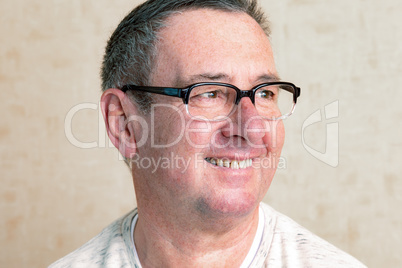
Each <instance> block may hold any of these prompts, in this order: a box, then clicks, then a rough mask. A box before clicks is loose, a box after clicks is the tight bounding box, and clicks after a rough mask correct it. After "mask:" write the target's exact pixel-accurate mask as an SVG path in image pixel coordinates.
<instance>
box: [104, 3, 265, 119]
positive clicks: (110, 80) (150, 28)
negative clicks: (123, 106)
mask: <svg viewBox="0 0 402 268" xmlns="http://www.w3.org/2000/svg"><path fill="white" fill-rule="evenodd" d="M201 8H208V9H214V10H221V11H226V12H238V13H246V14H248V15H249V16H251V17H252V18H253V19H254V20H255V21H256V22H257V23H258V24H259V25H260V26H261V28H262V29H263V30H264V32H265V33H266V35H267V36H269V35H270V28H269V23H268V20H267V18H266V17H265V15H264V13H263V11H262V10H261V8H260V7H259V6H258V4H257V0H148V1H146V2H144V3H143V4H141V5H139V6H137V7H136V8H135V9H134V10H132V11H131V12H130V13H129V14H128V15H127V16H126V17H125V18H124V19H123V20H122V21H121V22H120V24H119V26H118V27H117V28H116V30H115V31H114V33H113V34H112V36H111V37H110V39H109V41H108V43H107V46H106V51H105V55H104V58H103V64H102V70H101V76H102V89H103V91H105V90H106V89H108V88H121V87H122V86H124V85H125V84H135V85H142V86H147V85H149V84H150V76H151V73H152V67H153V63H154V59H155V57H156V54H157V49H156V46H157V38H158V36H157V34H158V32H159V31H160V30H161V29H162V28H163V27H165V25H164V22H165V21H166V19H167V18H168V17H169V16H171V15H173V14H175V13H178V12H181V11H185V10H190V9H193V10H194V9H201ZM130 94H131V98H132V99H133V100H134V101H135V102H136V103H137V104H138V106H139V108H140V110H142V111H143V112H144V113H147V112H148V111H149V108H150V105H151V104H152V101H153V100H152V97H151V96H150V93H145V92H132V93H130Z"/></svg>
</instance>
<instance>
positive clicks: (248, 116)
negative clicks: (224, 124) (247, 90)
mask: <svg viewBox="0 0 402 268" xmlns="http://www.w3.org/2000/svg"><path fill="white" fill-rule="evenodd" d="M229 119H230V121H231V123H232V124H231V128H230V129H225V130H224V131H222V132H223V135H225V136H227V137H229V136H231V135H233V136H240V137H242V138H244V139H246V140H247V141H248V142H250V143H251V144H255V145H258V144H262V138H263V137H264V136H265V135H266V126H265V121H264V119H262V118H261V116H259V114H258V111H257V109H256V108H255V106H254V104H253V103H252V102H251V99H250V98H248V97H245V98H242V99H241V100H240V102H239V104H238V105H237V107H236V110H235V112H234V113H233V114H232V115H231V117H230V118H229Z"/></svg>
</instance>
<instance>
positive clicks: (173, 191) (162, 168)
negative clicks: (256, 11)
mask: <svg viewBox="0 0 402 268" xmlns="http://www.w3.org/2000/svg"><path fill="white" fill-rule="evenodd" d="M159 38H160V42H159V44H158V55H157V58H156V64H155V68H154V70H153V72H152V77H151V78H152V85H153V86H163V87H186V86H188V85H191V84H194V83H197V82H209V81H214V82H224V83H230V84H233V85H235V86H237V87H238V88H240V89H242V90H249V89H251V88H252V87H254V86H256V85H258V84H261V83H264V82H270V81H272V79H275V77H276V70H275V64H274V59H273V55H272V50H271V46H270V43H269V41H268V39H267V37H266V35H265V34H264V32H263V30H262V29H261V28H260V26H259V25H258V24H257V23H256V22H255V21H254V20H253V19H252V18H251V17H249V16H248V15H245V14H241V13H229V12H222V11H213V10H209V9H200V10H194V11H185V12H183V13H182V14H179V15H174V16H173V17H171V18H169V19H168V20H167V27H166V28H164V29H163V30H162V31H161V32H160V34H159ZM154 97H155V99H156V104H157V105H156V106H155V107H153V109H152V112H151V113H150V115H147V116H146V118H145V119H146V121H147V123H148V126H152V127H149V128H148V130H149V131H148V136H147V139H146V142H145V144H144V145H142V146H139V148H138V150H137V153H138V155H137V156H135V157H134V158H135V160H136V161H135V162H134V164H133V174H134V178H135V180H136V181H138V182H136V183H137V184H138V183H139V184H141V185H140V186H139V188H140V190H139V192H137V195H138V194H141V195H142V196H143V197H144V198H146V199H147V202H159V204H158V205H159V206H162V208H161V209H165V210H168V209H174V210H176V211H178V210H177V208H179V207H182V208H185V210H187V211H196V212H198V213H201V214H203V215H207V216H210V217H211V216H223V215H231V216H234V215H235V216H236V215H238V216H241V215H247V214H248V213H250V212H251V211H253V210H254V209H255V208H256V207H257V205H258V203H259V202H260V201H261V200H262V198H263V197H264V195H265V193H266V191H267V190H268V187H269V185H270V183H271V181H272V178H273V175H274V173H275V170H276V165H277V163H278V161H279V156H280V151H281V149H282V145H283V140H284V128H283V124H282V122H281V121H266V120H262V119H261V118H259V117H258V114H257V111H256V109H255V107H254V106H253V104H252V103H251V100H250V99H249V98H243V99H242V100H241V102H240V103H239V106H238V107H237V110H236V111H235V112H234V114H232V115H231V116H230V117H229V118H228V119H227V120H224V121H219V122H205V121H197V120H193V119H192V118H191V117H190V116H189V115H188V114H187V112H186V107H185V105H184V104H183V102H182V100H181V99H179V98H172V97H166V96H160V95H154ZM145 135H146V134H145ZM137 141H138V140H137ZM222 164H223V166H220V165H222ZM237 165H239V167H240V168H236V167H237ZM250 165H251V166H250ZM228 166H229V167H228ZM136 187H137V185H136ZM149 205H151V204H150V203H149ZM174 213H175V212H172V216H173V215H174ZM177 213H178V212H177ZM176 216H177V215H176Z"/></svg>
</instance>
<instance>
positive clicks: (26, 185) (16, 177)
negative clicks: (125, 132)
mask: <svg viewBox="0 0 402 268" xmlns="http://www.w3.org/2000/svg"><path fill="white" fill-rule="evenodd" d="M138 2H139V1H128V0H121V1H107V0H97V1H95V0H88V1H83V0H68V1H67V0H30V1H23V0H14V1H4V0H3V1H1V2H0V21H1V23H0V36H1V46H0V96H1V101H2V105H1V106H0V111H1V114H2V118H1V124H0V146H1V147H0V148H1V151H0V152H1V155H0V159H1V160H0V172H1V173H0V180H1V187H0V213H1V214H0V215H1V218H0V229H1V230H2V232H0V245H1V248H2V250H1V251H0V266H1V267H43V266H45V265H47V264H49V263H50V262H52V261H54V260H55V259H57V258H59V257H61V256H63V255H65V254H66V253H68V252H70V251H71V250H73V249H74V248H76V247H78V246H79V245H81V244H83V243H84V242H85V241H87V240H88V239H89V238H91V237H92V236H94V235H95V234H96V233H98V232H99V231H100V230H101V229H102V227H104V226H106V225H107V224H108V223H110V222H111V221H112V220H113V219H115V218H117V217H118V216H120V215H122V214H123V213H124V212H126V211H128V210H129V209H130V208H132V207H133V206H134V205H135V198H134V191H133V187H132V185H131V178H130V175H129V172H128V170H127V169H126V167H125V166H124V164H123V163H122V162H121V161H118V154H117V150H115V149H113V148H111V146H109V144H108V140H107V139H106V138H105V136H104V132H103V123H102V121H101V118H99V114H98V109H97V105H98V99H99V96H100V93H99V88H100V82H99V75H98V73H99V71H98V70H99V65H100V62H101V58H102V52H103V48H104V46H105V42H106V40H107V38H108V36H109V35H110V33H111V32H112V30H113V29H114V27H115V26H116V25H117V23H118V21H119V20H120V19H121V18H122V17H123V16H124V15H125V14H126V13H127V12H128V11H129V9H130V8H131V7H133V6H134V5H135V4H137V3H138ZM263 5H264V8H265V9H266V10H267V12H268V13H269V14H270V18H271V20H272V22H273V23H272V28H273V35H272V42H273V46H274V51H275V57H276V61H277V65H278V68H279V71H280V74H281V76H282V77H283V79H284V80H289V81H292V82H294V83H296V84H297V85H299V86H300V87H301V88H302V90H303V91H302V98H301V99H300V103H299V105H298V107H297V110H296V113H295V115H293V116H292V117H291V118H289V119H288V120H287V121H286V127H287V140H286V144H285V148H284V152H283V157H284V158H283V162H282V163H281V169H280V170H279V171H278V173H277V175H276V178H275V179H274V182H273V184H272V187H271V189H270V190H269V192H268V194H267V197H266V201H267V202H268V203H270V204H271V205H272V206H273V207H275V208H277V209H278V210H279V211H282V212H283V213H285V214H287V215H289V216H290V217H292V218H294V219H295V220H296V221H298V222H299V223H301V224H302V225H304V226H306V227H307V228H309V229H311V230H312V231H313V232H315V233H317V234H318V235H320V236H322V237H324V238H325V239H327V240H329V241H330V242H332V243H333V244H335V245H337V246H338V247H340V248H342V249H344V250H346V251H348V252H350V253H351V254H352V255H354V256H356V257H357V258H359V259H360V260H362V261H363V262H364V263H366V264H367V265H369V266H371V267H397V266H399V265H401V264H402V256H401V254H400V248H401V240H402V226H401V225H402V216H401V212H400V211H401V210H400V208H401V206H402V196H401V192H402V182H401V177H400V173H401V171H402V169H401V167H400V165H398V163H400V162H401V159H402V153H401V152H402V139H401V129H402V126H401V123H400V121H401V120H402V108H401V105H400V103H399V102H400V99H401V97H402V94H401V91H400V89H399V87H400V85H401V84H402V76H401V73H402V46H401V45H400V43H402V23H401V22H402V21H401V18H400V14H402V2H401V1H398V0H383V1H375V0H356V1H350V0H329V1H321V0H281V1H274V0H269V1H263ZM77 105H78V106H77ZM325 107H326V110H325ZM74 109H76V110H79V112H77V113H75V114H74V116H73V117H71V115H72V113H71V111H74ZM319 110H321V112H322V113H321V120H319V119H320V114H317V113H316V111H319ZM69 112H70V113H69ZM70 122H71V123H70ZM65 126H67V129H68V130H69V129H71V130H72V132H71V133H70V132H69V131H67V132H66V130H65V129H66V127H65ZM70 126H71V128H70ZM99 133H100V134H99ZM71 134H72V135H73V136H71ZM302 134H304V135H303V136H302ZM327 141H328V144H327ZM78 142H81V144H80V146H77V145H79V144H78ZM83 146H86V147H89V148H86V149H85V148H79V147H83ZM398 264H399V265H398Z"/></svg>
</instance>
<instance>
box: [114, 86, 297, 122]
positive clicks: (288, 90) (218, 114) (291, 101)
mask: <svg viewBox="0 0 402 268" xmlns="http://www.w3.org/2000/svg"><path fill="white" fill-rule="evenodd" d="M121 90H122V91H123V92H126V91H128V90H138V91H144V92H150V93H155V94H160V95H166V96H171V97H177V98H181V99H182V100H183V103H184V104H186V109H187V112H188V114H189V115H190V116H192V117H195V118H196V119H200V120H207V121H221V120H225V119H226V118H227V117H229V116H230V115H231V114H232V113H233V112H234V111H235V110H236V106H237V105H238V104H239V102H240V100H241V98H243V97H249V98H250V100H251V102H252V103H253V104H254V106H255V108H256V110H257V111H258V114H259V115H260V116H261V117H263V118H264V119H267V120H280V119H285V118H287V117H289V116H290V115H291V114H292V113H293V111H294V109H295V106H296V102H297V98H298V97H299V96H300V88H298V87H296V86H295V85H294V84H292V83H288V82H271V83H263V84H260V85H257V86H255V87H253V88H252V89H251V90H240V89H239V88H237V87H235V86H233V85H231V84H225V83H215V82H205V83H197V84H193V85H190V86H188V87H186V88H170V87H147V86H135V85H125V86H123V87H122V88H121Z"/></svg>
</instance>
